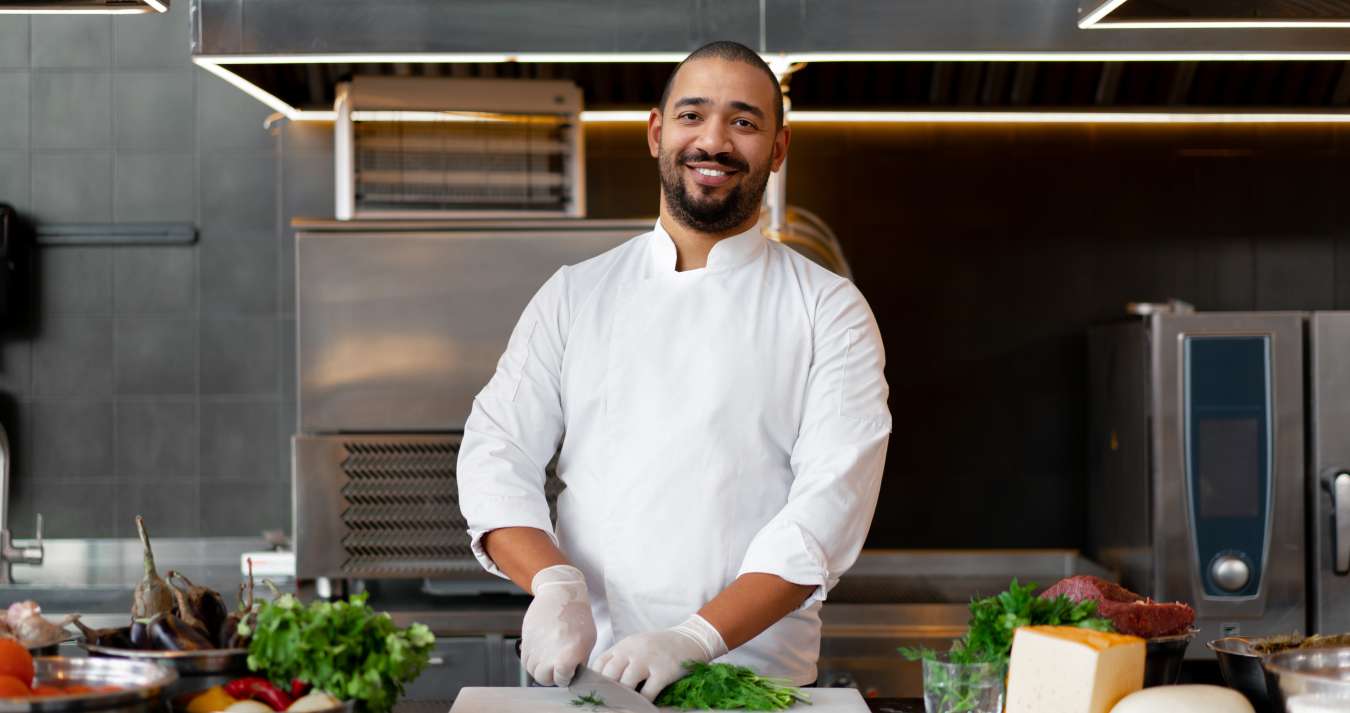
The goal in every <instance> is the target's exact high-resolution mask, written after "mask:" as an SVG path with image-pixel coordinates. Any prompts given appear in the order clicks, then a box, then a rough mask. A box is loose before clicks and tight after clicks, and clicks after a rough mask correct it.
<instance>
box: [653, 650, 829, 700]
mask: <svg viewBox="0 0 1350 713" xmlns="http://www.w3.org/2000/svg"><path fill="white" fill-rule="evenodd" d="M684 667H685V668H686V669H688V671H689V673H688V674H686V675H685V677H684V678H681V679H680V680H678V681H676V682H674V683H672V684H670V685H669V686H666V688H665V690H663V691H661V695H659V696H657V697H656V705H658V706H674V707H675V708H679V709H680V710H686V711H687V710H694V709H707V708H712V709H717V710H736V709H743V710H750V711H781V710H785V709H787V708H788V707H789V706H791V705H792V704H793V703H796V702H797V701H803V702H806V703H810V702H811V700H810V697H809V696H807V695H806V694H805V693H803V692H802V691H801V689H799V688H794V687H793V686H792V685H791V684H790V683H789V682H788V681H784V680H781V679H776V678H765V677H763V676H760V675H758V674H756V673H755V672H754V671H752V670H750V669H748V668H746V667H744V666H736V665H733V664H728V663H712V664H709V663H699V662H697V661H686V662H685V664H684Z"/></svg>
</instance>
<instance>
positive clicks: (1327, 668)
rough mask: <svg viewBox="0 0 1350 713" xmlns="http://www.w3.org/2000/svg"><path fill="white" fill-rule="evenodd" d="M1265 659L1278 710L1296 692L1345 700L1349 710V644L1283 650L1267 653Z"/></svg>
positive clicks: (1269, 684)
mask: <svg viewBox="0 0 1350 713" xmlns="http://www.w3.org/2000/svg"><path fill="white" fill-rule="evenodd" d="M1264 663H1265V669H1266V673H1268V674H1269V677H1268V679H1267V686H1268V687H1269V689H1270V693H1271V697H1272V698H1273V699H1274V700H1275V703H1276V705H1278V706H1279V708H1278V709H1277V710H1281V711H1284V710H1287V709H1286V708H1285V702H1286V701H1287V700H1288V699H1289V698H1291V697H1293V696H1296V695H1299V694H1311V695H1315V696H1317V697H1319V698H1326V699H1330V700H1334V701H1337V702H1338V703H1339V702H1341V701H1344V704H1345V708H1346V709H1347V710H1350V646H1348V647H1340V648H1331V649H1294V650H1292V651H1282V652H1280V653H1278V654H1273V655H1271V656H1267V657H1266V658H1265V662H1264Z"/></svg>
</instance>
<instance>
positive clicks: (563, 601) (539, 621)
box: [520, 564, 595, 686]
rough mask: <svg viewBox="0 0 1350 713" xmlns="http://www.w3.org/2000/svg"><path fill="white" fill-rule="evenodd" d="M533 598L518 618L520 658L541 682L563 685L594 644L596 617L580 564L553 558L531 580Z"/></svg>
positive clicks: (543, 683) (541, 683) (531, 673)
mask: <svg viewBox="0 0 1350 713" xmlns="http://www.w3.org/2000/svg"><path fill="white" fill-rule="evenodd" d="M530 590H531V591H533V592H534V601H532V602H530V606H529V608H528V609H526V610H525V619H524V620H523V621H522V622H521V624H520V660H521V663H522V664H524V666H525V670H526V671H527V672H528V673H529V674H530V676H532V677H533V678H534V680H535V681H536V682H537V683H539V684H540V685H543V686H552V685H558V686H566V685H567V684H569V683H571V682H572V674H574V673H576V670H577V664H582V663H586V659H587V658H589V657H590V655H591V649H592V648H594V647H595V619H593V618H592V617H591V600H590V597H589V596H588V594H587V591H586V578H585V577H584V576H582V574H581V570H579V569H577V568H576V567H573V566H572V565H568V564H557V565H553V566H552V567H546V568H544V569H541V570H539V571H538V572H537V573H536V574H535V575H534V579H533V580H531V581H530Z"/></svg>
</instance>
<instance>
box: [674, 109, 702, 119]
mask: <svg viewBox="0 0 1350 713" xmlns="http://www.w3.org/2000/svg"><path fill="white" fill-rule="evenodd" d="M675 118H676V119H679V120H680V121H698V118H699V116H698V114H696V113H695V112H692V111H684V112H680V113H679V114H676V115H675Z"/></svg>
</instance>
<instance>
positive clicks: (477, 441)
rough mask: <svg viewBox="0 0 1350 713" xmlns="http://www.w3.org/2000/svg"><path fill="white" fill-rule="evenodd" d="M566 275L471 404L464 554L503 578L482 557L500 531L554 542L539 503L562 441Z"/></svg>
mask: <svg viewBox="0 0 1350 713" xmlns="http://www.w3.org/2000/svg"><path fill="white" fill-rule="evenodd" d="M566 270H567V268H565V267H564V268H562V269H560V270H558V272H556V273H554V275H553V276H552V277H551V278H549V280H548V282H546V283H544V286H543V287H541V288H540V289H539V292H538V293H536V294H535V296H534V298H533V299H532V300H530V303H529V305H527V306H526V307H525V311H524V313H522V314H521V316H520V321H519V322H517V323H516V327H515V330H514V331H512V333H511V338H510V340H509V341H508V342H507V346H506V351H505V352H503V353H502V356H501V359H500V360H499V361H498V362H497V370H496V372H495V373H494V374H493V375H492V379H491V380H490V381H489V382H488V384H487V386H485V387H484V388H483V390H482V391H480V392H479V393H478V395H477V396H476V397H475V398H474V400H473V410H472V411H471V412H470V413H469V419H468V421H467V422H466V423H465V425H464V438H463V440H462V441H461V442H460V447H459V461H458V465H457V468H456V473H457V479H458V481H459V507H460V511H461V512H463V514H464V519H465V521H466V522H467V524H468V531H469V538H470V548H471V549H472V550H473V554H474V557H476V558H477V559H478V561H479V563H481V564H482V565H483V567H484V568H485V569H486V570H487V571H489V572H491V573H493V574H495V575H497V576H499V577H506V575H505V574H504V573H503V572H502V571H501V570H500V569H499V568H498V567H497V565H496V563H495V562H493V561H492V559H491V558H490V557H488V555H487V551H486V550H484V549H483V536H484V535H486V534H487V533H488V532H491V531H492V530H495V529H497V528H501V527H533V528H537V529H540V530H543V531H544V532H546V533H548V535H549V537H551V538H552V539H553V542H554V544H555V545H556V544H557V542H558V539H557V535H556V534H555V533H554V531H553V524H552V522H551V520H550V519H549V509H548V501H547V499H546V498H545V496H544V468H545V467H546V466H547V465H548V462H549V461H550V460H552V458H553V455H554V453H556V452H557V450H558V444H559V443H560V442H561V439H562V434H563V412H562V395H561V384H560V379H561V376H560V375H561V372H562V355H563V345H564V342H565V339H566V325H567V300H566V279H567V278H566Z"/></svg>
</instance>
